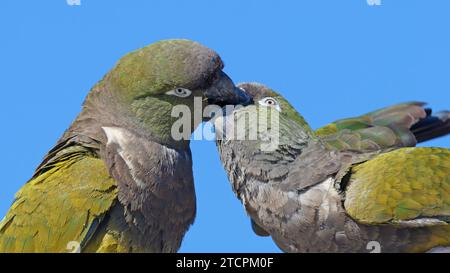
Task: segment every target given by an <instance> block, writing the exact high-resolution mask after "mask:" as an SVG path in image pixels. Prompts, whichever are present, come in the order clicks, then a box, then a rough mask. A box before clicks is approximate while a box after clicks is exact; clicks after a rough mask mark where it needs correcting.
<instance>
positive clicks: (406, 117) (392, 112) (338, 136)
mask: <svg viewBox="0 0 450 273" xmlns="http://www.w3.org/2000/svg"><path fill="white" fill-rule="evenodd" d="M423 105H424V103H420V102H410V103H402V104H398V105H394V106H391V107H386V108H383V109H380V110H377V111H374V112H371V113H368V114H365V115H362V116H359V117H355V118H348V119H342V120H338V121H335V122H333V123H331V124H328V125H326V126H324V127H322V128H319V129H318V130H317V131H316V134H317V135H319V136H320V137H321V138H322V139H323V140H325V142H326V143H328V144H329V145H330V146H331V147H332V148H335V149H338V150H354V151H361V152H368V151H378V150H384V149H389V148H394V147H405V146H415V144H416V138H415V136H414V133H413V132H412V131H411V127H412V126H413V125H414V124H416V123H417V122H418V121H419V120H421V119H423V118H425V117H426V116H427V112H426V110H425V109H424V108H423V107H422V106H423Z"/></svg>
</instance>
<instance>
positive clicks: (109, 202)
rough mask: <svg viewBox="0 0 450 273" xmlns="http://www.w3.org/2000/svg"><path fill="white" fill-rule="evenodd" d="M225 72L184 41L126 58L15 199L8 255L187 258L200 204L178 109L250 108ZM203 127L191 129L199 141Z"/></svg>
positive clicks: (6, 223)
mask: <svg viewBox="0 0 450 273" xmlns="http://www.w3.org/2000/svg"><path fill="white" fill-rule="evenodd" d="M223 68H224V64H223V62H222V60H221V58H220V56H219V55H218V54H217V53H216V52H215V51H213V50H212V49H210V48H207V47H205V46H203V45H201V44H199V43H197V42H194V41H190V40H184V39H171V40H162V41H158V42H155V43H152V44H150V45H147V46H145V47H143V48H140V49H137V50H135V51H133V52H131V53H128V54H126V55H125V56H123V57H122V58H121V59H120V60H119V61H118V62H117V63H116V64H115V66H114V67H113V68H112V69H111V70H110V71H109V72H108V73H107V74H106V75H105V76H104V77H103V79H101V80H100V81H99V82H98V83H96V84H95V85H94V86H93V88H92V89H91V91H90V92H89V94H88V95H87V97H86V99H85V101H84V103H83V107H82V111H81V113H80V114H79V115H78V117H77V118H76V119H75V120H74V122H73V123H72V124H71V126H70V127H69V128H68V129H67V130H66V131H65V132H64V134H63V136H62V137H61V138H60V139H59V140H58V142H57V144H56V145H55V146H54V148H52V149H51V150H50V151H49V152H48V154H47V155H46V156H45V158H44V159H43V161H42V163H41V164H40V165H39V166H38V167H37V169H36V171H35V172H34V174H33V176H32V178H31V179H30V180H29V181H28V182H27V183H26V184H25V185H24V186H23V187H22V188H21V189H20V190H19V191H18V192H17V194H16V195H15V199H14V201H13V203H12V205H11V207H10V209H9V210H8V212H7V214H6V216H5V218H4V219H3V220H2V221H1V223H0V252H27V253H29V252H50V253H60V252H90V253H92V252H107V253H110V252H113V253H115V252H125V253H128V252H152V253H153V252H163V253H167V252H176V251H178V249H179V248H180V245H181V242H182V239H183V236H184V234H185V233H186V232H187V230H188V228H189V227H190V226H191V224H192V223H193V221H194V218H195V214H196V197H195V189H194V184H193V173H192V156H191V150H190V148H189V139H184V138H182V139H178V138H174V137H173V134H172V126H173V125H174V123H175V122H176V121H177V118H178V117H175V116H173V115H171V111H172V109H173V108H174V107H175V106H178V105H182V106H185V107H188V109H189V110H190V111H192V112H194V111H198V110H200V109H198V108H201V107H203V106H206V105H218V106H224V105H227V104H240V103H246V102H247V101H248V100H249V96H248V95H247V94H245V93H243V92H242V91H241V90H240V89H238V88H237V87H236V86H235V85H234V83H233V81H232V80H231V78H230V77H228V75H227V74H225V73H224V72H223ZM196 97H197V98H200V105H195V98H196ZM189 119H191V117H189ZM201 122H202V120H200V121H192V123H191V126H189V128H184V129H186V130H187V131H188V135H189V136H190V134H191V133H192V131H193V130H194V129H195V128H196V127H197V125H198V124H199V123H201Z"/></svg>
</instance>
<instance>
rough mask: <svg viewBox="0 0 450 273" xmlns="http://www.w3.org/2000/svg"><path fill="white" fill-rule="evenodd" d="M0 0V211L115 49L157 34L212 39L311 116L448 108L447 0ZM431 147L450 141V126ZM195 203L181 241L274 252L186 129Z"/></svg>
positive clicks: (317, 121)
mask: <svg viewBox="0 0 450 273" xmlns="http://www.w3.org/2000/svg"><path fill="white" fill-rule="evenodd" d="M381 1H382V5H381V6H369V5H368V4H367V3H366V0H350V1H349V0H309V1H300V0H291V1H288V0H285V1H274V0H272V1H269V0H227V1H223V0H191V1H181V0H179V1H174V0H152V1H144V0H135V1H125V0H121V1H119V0H108V1H106V0H103V1H102V0H95V1H94V0H81V6H69V5H67V3H66V0H48V1H43V0H42V1H31V0H29V1H24V0H3V1H2V3H1V4H0V35H1V37H2V40H1V42H0V75H1V83H0V88H1V96H2V103H1V107H0V121H1V124H2V132H3V133H2V134H0V140H1V143H3V145H2V149H1V150H2V154H3V156H2V157H1V158H0V168H1V169H0V170H1V173H2V179H1V180H0V186H1V189H0V215H4V214H5V213H6V211H7V209H8V207H9V205H10V203H11V201H12V200H13V196H14V194H15V192H16V191H17V190H18V189H19V188H20V187H21V186H22V185H23V184H24V183H25V182H26V181H27V180H28V179H29V178H30V176H31V174H32V173H33V171H34V169H35V167H36V166H37V165H38V164H39V163H40V161H41V160H42V158H43V156H44V155H45V154H46V152H47V151H48V150H49V149H50V148H51V147H52V146H53V145H54V144H55V142H56V141H57V139H58V138H59V137H60V136H61V134H62V133H63V131H64V130H65V129H66V128H67V127H68V126H69V125H70V123H71V121H72V120H73V119H74V118H75V117H76V115H77V114H78V113H79V111H80V105H81V103H82V101H83V99H84V97H85V95H86V94H87V93H88V91H89V89H90V88H91V87H92V86H93V85H94V84H95V82H96V81H98V80H99V79H101V78H102V76H103V75H104V74H105V73H106V72H107V71H108V70H109V69H110V68H111V67H112V66H113V65H114V63H115V62H116V61H117V60H118V59H119V58H120V57H121V56H122V55H124V54H125V53H127V52H129V51H131V50H134V49H137V48H139V47H142V46H145V45H147V44H149V43H152V42H155V41H158V40H161V39H166V38H188V39H192V40H196V41H198V42H201V43H203V44H205V45H207V46H209V47H211V48H213V49H215V50H216V51H217V52H219V54H220V55H221V56H222V58H223V60H224V61H225V63H226V68H225V71H226V72H227V73H228V74H229V75H230V76H231V77H232V78H233V80H234V81H235V82H243V81H258V82H262V83H265V84H267V85H269V86H271V87H272V88H274V89H276V90H278V91H280V92H281V93H282V94H283V95H284V96H285V97H286V98H287V99H288V100H289V101H291V102H292V104H293V105H294V106H295V107H296V108H297V109H298V110H299V111H300V112H301V113H302V114H303V115H304V116H305V118H306V119H307V120H308V121H309V122H310V124H311V125H312V126H313V127H315V128H317V127H319V126H321V125H325V124H326V123H327V122H331V121H333V120H335V119H338V118H343V117H349V116H354V115H358V114H362V113H365V112H368V111H371V110H374V109H377V108H380V107H384V106H387V105H390V104H394V103H398V102H403V101H410V100H420V101H425V102H429V103H430V105H431V106H432V107H433V108H435V109H437V110H439V109H440V110H443V109H449V108H450V35H448V26H450V17H449V16H448V14H449V12H450V1H448V0H433V1H429V0H409V1H408V0H381ZM426 145H427V146H442V147H450V137H446V138H441V139H439V140H435V141H432V142H429V143H426ZM192 150H193V155H194V173H195V180H196V181H195V183H196V190H197V199H198V214H197V219H196V221H195V224H194V226H192V228H191V229H190V231H189V233H188V234H187V236H186V238H185V240H184V242H183V246H182V249H181V251H183V252H274V251H278V248H277V247H276V246H275V245H274V244H273V243H272V242H271V240H270V239H268V238H259V237H257V236H255V235H253V233H252V231H251V228H250V226H249V221H248V219H247V217H246V215H245V212H244V210H243V208H242V206H241V205H240V203H239V201H238V200H237V199H236V198H235V197H234V195H233V193H232V191H231V187H230V185H229V184H228V181H227V178H226V175H225V172H224V171H223V169H222V167H221V165H220V162H219V159H218V155H217V153H216V149H215V144H214V143H213V142H207V141H193V142H192Z"/></svg>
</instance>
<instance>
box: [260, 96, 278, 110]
mask: <svg viewBox="0 0 450 273" xmlns="http://www.w3.org/2000/svg"><path fill="white" fill-rule="evenodd" d="M258 103H259V105H262V106H267V107H273V108H275V109H276V110H277V111H278V112H281V107H280V104H279V103H278V101H277V100H276V99H274V98H272V97H265V98H263V99H260V100H259V101H258Z"/></svg>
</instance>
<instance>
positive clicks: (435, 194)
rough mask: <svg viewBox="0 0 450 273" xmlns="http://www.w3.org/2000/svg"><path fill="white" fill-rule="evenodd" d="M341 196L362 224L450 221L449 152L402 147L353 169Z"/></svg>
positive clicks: (350, 213) (349, 211) (350, 212)
mask: <svg viewBox="0 0 450 273" xmlns="http://www.w3.org/2000/svg"><path fill="white" fill-rule="evenodd" d="M345 196H346V199H345V203H344V205H345V209H346V210H347V213H348V214H349V215H350V216H351V217H352V218H354V219H356V220H357V221H359V222H361V223H365V224H385V223H400V222H404V221H411V220H418V219H424V218H426V219H432V220H435V221H434V222H435V223H438V222H440V223H444V224H445V223H446V222H450V149H445V148H402V149H398V150H395V151H392V152H389V153H385V154H382V155H379V156H377V157H375V158H374V159H372V160H369V161H367V162H364V163H362V164H359V165H357V166H354V167H353V168H352V170H351V176H350V180H349V183H348V186H347V189H346V192H345Z"/></svg>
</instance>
